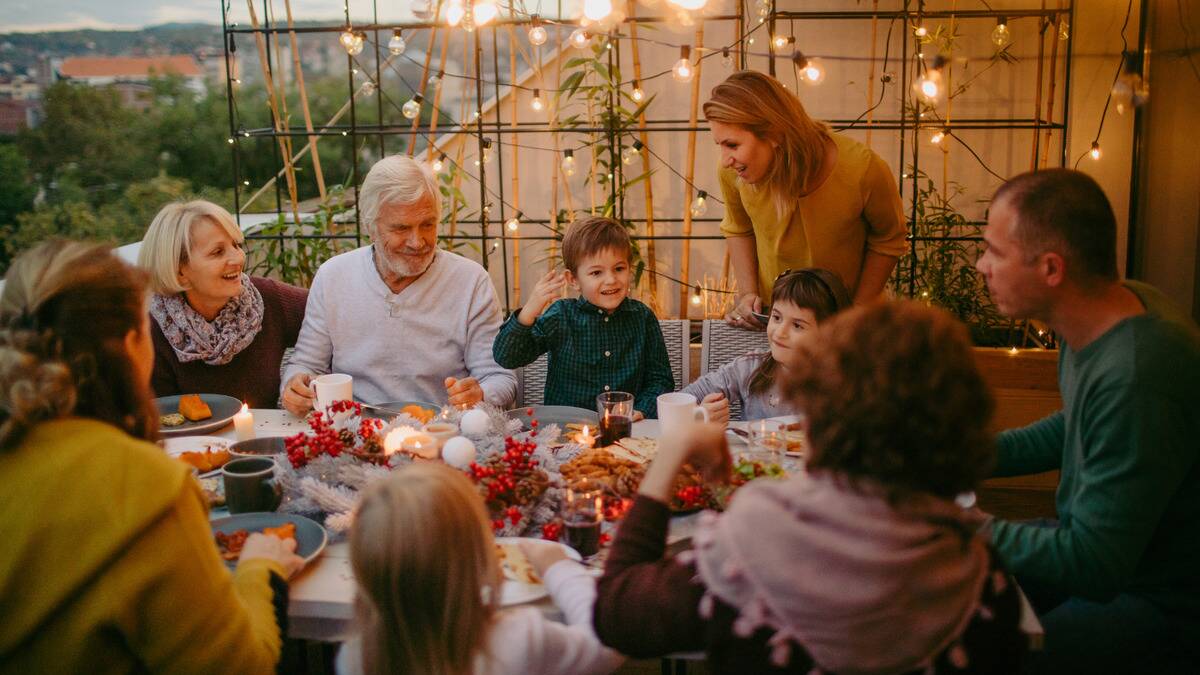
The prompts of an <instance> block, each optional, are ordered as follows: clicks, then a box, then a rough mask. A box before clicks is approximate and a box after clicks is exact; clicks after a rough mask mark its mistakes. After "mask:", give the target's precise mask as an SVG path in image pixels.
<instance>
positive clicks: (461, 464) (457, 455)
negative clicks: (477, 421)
mask: <svg viewBox="0 0 1200 675" xmlns="http://www.w3.org/2000/svg"><path fill="white" fill-rule="evenodd" d="M442 459H443V460H445V461H446V463H447V464H449V465H450V466H452V467H455V468H456V469H465V468H467V467H468V466H470V465H471V462H474V461H475V444H474V443H472V442H471V439H469V438H467V437H466V436H455V437H454V438H451V439H447V440H446V442H445V443H443V444H442Z"/></svg>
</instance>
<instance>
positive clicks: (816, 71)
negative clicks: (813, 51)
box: [792, 51, 825, 86]
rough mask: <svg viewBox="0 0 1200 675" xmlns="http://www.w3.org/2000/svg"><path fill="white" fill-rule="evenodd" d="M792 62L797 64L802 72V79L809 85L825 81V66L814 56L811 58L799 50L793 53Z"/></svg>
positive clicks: (798, 69)
mask: <svg viewBox="0 0 1200 675" xmlns="http://www.w3.org/2000/svg"><path fill="white" fill-rule="evenodd" d="M792 63H794V64H796V69H797V71H798V72H799V73H800V79H801V80H803V81H804V83H805V84H807V85H809V86H814V85H818V84H821V83H822V82H824V81H825V66H823V65H821V62H820V61H818V60H817V59H814V58H809V57H807V56H805V55H804V52H800V51H797V52H796V53H795V54H793V55H792Z"/></svg>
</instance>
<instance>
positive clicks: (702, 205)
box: [691, 190, 708, 218]
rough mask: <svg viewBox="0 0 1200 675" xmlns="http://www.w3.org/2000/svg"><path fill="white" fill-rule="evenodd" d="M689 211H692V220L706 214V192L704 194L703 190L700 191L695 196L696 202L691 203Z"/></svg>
mask: <svg viewBox="0 0 1200 675" xmlns="http://www.w3.org/2000/svg"><path fill="white" fill-rule="evenodd" d="M691 211H692V217H693V218H699V217H701V216H703V215H704V214H706V213H708V193H707V192H705V191H704V190H701V191H700V193H699V194H697V195H696V201H694V202H692V208H691Z"/></svg>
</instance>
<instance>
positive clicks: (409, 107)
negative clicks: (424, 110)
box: [400, 94, 425, 120]
mask: <svg viewBox="0 0 1200 675" xmlns="http://www.w3.org/2000/svg"><path fill="white" fill-rule="evenodd" d="M424 100H425V99H424V98H423V97H422V96H421V95H420V94H413V97H412V98H410V99H408V101H407V102H406V103H405V104H404V106H403V107H401V108H400V112H401V113H404V116H405V117H407V118H408V119H410V120H411V119H416V117H417V115H420V114H421V103H422V102H424Z"/></svg>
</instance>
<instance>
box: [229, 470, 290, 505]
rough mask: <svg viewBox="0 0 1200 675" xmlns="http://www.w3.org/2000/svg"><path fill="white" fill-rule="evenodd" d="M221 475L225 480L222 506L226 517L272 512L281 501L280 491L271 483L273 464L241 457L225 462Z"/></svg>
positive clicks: (275, 484)
mask: <svg viewBox="0 0 1200 675" xmlns="http://www.w3.org/2000/svg"><path fill="white" fill-rule="evenodd" d="M221 474H222V475H223V477H224V480H225V505H226V506H227V507H228V508H229V512H230V513H250V512H254V511H274V510H275V509H277V508H279V502H280V501H282V500H283V488H282V486H280V485H279V483H278V482H276V480H275V460H273V459H271V458H269V457H242V458H239V459H231V460H229V461H228V462H227V463H226V464H225V467H224V468H223V469H221Z"/></svg>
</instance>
